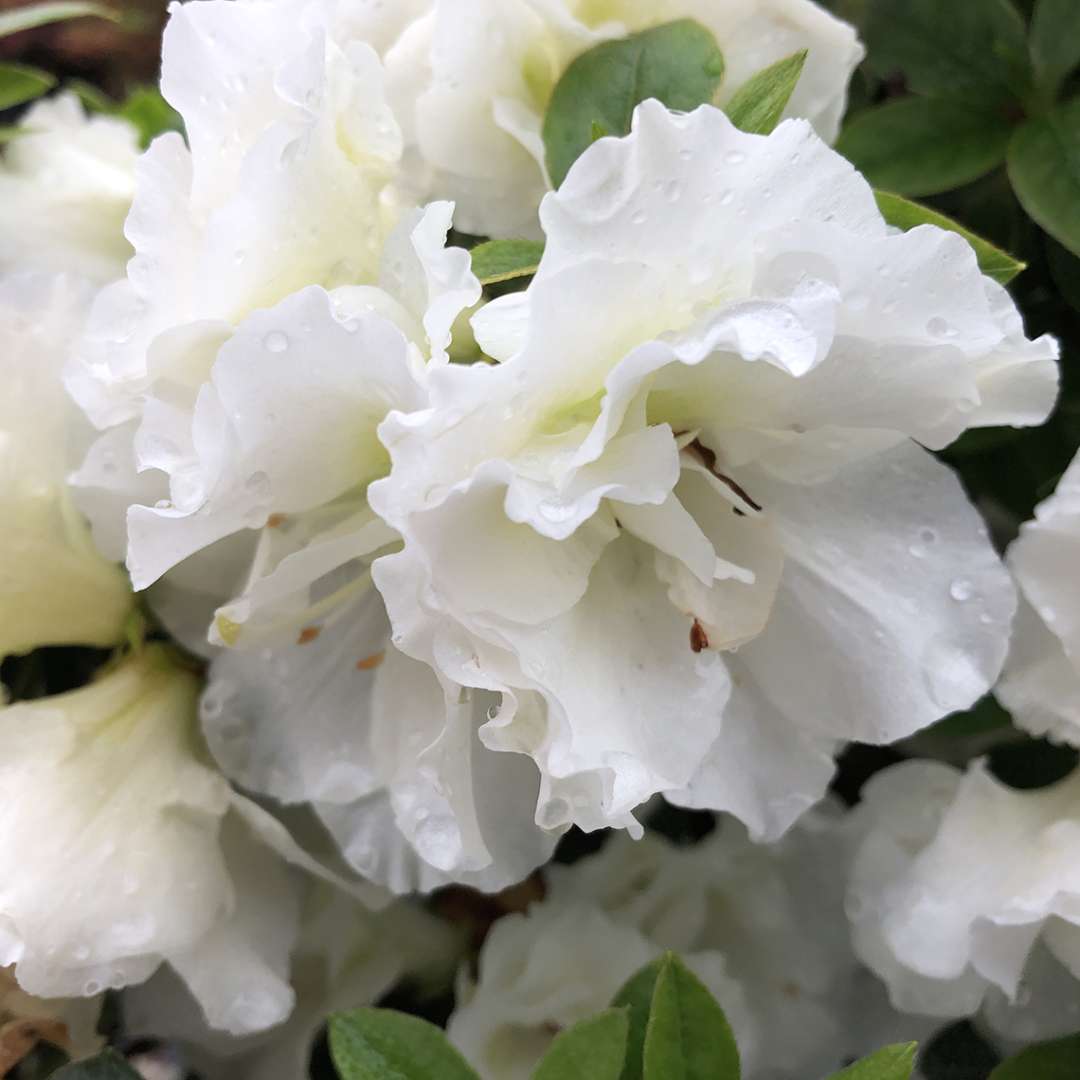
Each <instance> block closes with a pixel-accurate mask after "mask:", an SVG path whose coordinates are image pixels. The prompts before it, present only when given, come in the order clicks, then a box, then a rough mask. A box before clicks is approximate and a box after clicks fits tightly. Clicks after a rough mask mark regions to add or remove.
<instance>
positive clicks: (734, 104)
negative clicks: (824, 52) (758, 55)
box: [724, 49, 807, 135]
mask: <svg viewBox="0 0 1080 1080" xmlns="http://www.w3.org/2000/svg"><path fill="white" fill-rule="evenodd" d="M806 55H807V50H806V49H803V50H802V51H801V52H797V53H793V54H792V55H791V56H788V57H786V58H785V59H783V60H778V61H777V62H776V63H775V64H771V65H770V66H769V67H767V68H765V69H763V70H762V71H759V72H758V73H757V74H756V75H752V76H751V77H750V78H749V79H747V80H746V82H744V83H743V84H742V86H740V87H739V89H738V90H736V91H735V94H734V96H733V97H732V99H731V100H730V101H729V102H728V103H727V107H726V108H725V109H724V112H726V113H727V114H728V119H730V120H731V122H732V123H733V124H734V125H735V126H736V127H737V128H739V130H740V131H748V132H749V133H750V134H751V135H768V134H769V132H770V131H772V130H773V128H775V127H776V125H777V124H779V123H780V117H781V116H783V115H784V109H786V108H787V103H788V101H790V100H791V95H792V94H793V93H795V87H796V85H797V84H798V82H799V76H800V75H801V74H802V69H803V65H804V64H805V63H806Z"/></svg>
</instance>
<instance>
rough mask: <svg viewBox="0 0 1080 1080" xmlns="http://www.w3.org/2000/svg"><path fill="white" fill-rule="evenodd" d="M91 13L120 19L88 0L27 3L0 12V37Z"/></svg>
mask: <svg viewBox="0 0 1080 1080" xmlns="http://www.w3.org/2000/svg"><path fill="white" fill-rule="evenodd" d="M87 15H93V16H95V17H96V18H99V19H110V20H112V21H113V22H119V21H120V17H121V16H120V12H119V11H117V10H116V9H115V8H111V7H106V6H105V5H104V4H95V3H91V2H90V0H57V2H56V3H48V4H29V5H28V6H26V7H20V8H11V9H9V10H7V11H4V12H0V37H7V36H8V34H17V33H19V32H20V31H22V30H33V29H34V28H35V27H38V26H47V25H48V24H49V23H54V22H65V21H67V20H68V19H81V18H83V17H85V16H87Z"/></svg>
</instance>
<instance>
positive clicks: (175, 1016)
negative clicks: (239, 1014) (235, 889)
mask: <svg viewBox="0 0 1080 1080" xmlns="http://www.w3.org/2000/svg"><path fill="white" fill-rule="evenodd" d="M461 944H462V943H461V941H460V940H459V937H458V935H457V934H456V932H455V931H454V930H453V929H452V928H451V927H450V926H449V924H447V923H444V922H442V921H440V920H439V919H437V918H436V917H434V916H433V915H430V914H428V913H427V912H426V911H424V910H423V909H422V908H421V907H420V906H419V905H416V904H414V903H412V902H410V901H398V902H397V903H395V904H392V905H390V906H389V907H387V908H386V909H384V910H383V911H379V912H372V911H369V910H367V909H366V908H364V907H363V906H361V905H359V904H357V903H356V901H355V900H352V899H351V898H349V897H348V896H347V895H345V894H343V893H342V892H340V891H338V890H333V889H330V888H329V887H328V886H326V885H323V884H320V883H314V886H313V888H311V889H309V890H308V892H307V895H306V896H305V898H304V901H303V907H302V915H301V928H300V933H299V937H298V939H297V942H296V946H295V949H294V952H293V976H292V984H293V989H294V990H295V992H296V1007H295V1008H294V1009H293V1011H292V1014H291V1015H290V1016H289V1018H288V1020H286V1021H285V1022H284V1023H283V1024H279V1025H278V1026H277V1027H275V1028H273V1029H271V1030H270V1031H267V1032H262V1033H260V1034H257V1035H249V1036H246V1037H243V1038H234V1037H230V1036H228V1035H225V1034H222V1033H221V1032H216V1031H213V1030H212V1029H209V1028H208V1027H207V1025H206V1022H205V1019H204V1018H203V1017H202V1015H201V1013H200V1011H199V1009H198V1007H197V1005H196V1003H195V1002H194V1000H193V999H192V997H191V995H190V993H189V992H188V991H187V989H186V988H185V987H184V986H183V984H182V983H181V982H180V980H178V979H177V978H176V977H175V976H174V975H173V974H172V973H171V972H169V971H168V970H167V969H163V970H162V971H160V972H159V973H158V974H156V975H154V976H153V978H151V979H150V980H149V981H148V982H147V983H146V984H144V985H143V986H138V987H132V988H130V989H128V990H127V991H126V992H125V994H124V1006H123V1007H124V1023H125V1030H126V1032H127V1034H128V1036H129V1037H132V1038H138V1037H142V1036H145V1037H147V1038H154V1039H168V1040H170V1041H172V1042H173V1043H177V1044H179V1045H180V1046H181V1047H182V1050H183V1058H184V1062H185V1064H186V1065H187V1066H189V1067H190V1068H193V1069H195V1070H196V1071H197V1072H198V1074H199V1075H200V1076H201V1077H203V1078H205V1080H219V1078H220V1080H280V1078H281V1077H288V1078H290V1080H291V1078H293V1077H302V1076H306V1075H307V1071H308V1061H309V1059H310V1057H311V1049H312V1044H313V1043H314V1041H315V1039H316V1037H317V1035H318V1033H319V1031H320V1030H321V1029H322V1028H323V1026H324V1025H325V1023H326V1018H327V1016H328V1015H330V1013H332V1012H335V1011H337V1010H339V1009H355V1008H358V1007H359V1006H361V1005H372V1004H375V1002H377V1001H378V1000H379V999H380V998H381V997H383V995H385V994H386V993H387V992H388V991H389V990H391V989H393V987H394V986H395V985H396V984H398V983H399V982H401V981H402V980H403V979H412V980H415V981H416V982H417V983H418V984H419V985H420V986H421V987H423V986H425V985H431V986H435V985H438V986H439V987H445V986H446V985H447V983H448V981H449V979H450V977H451V974H452V971H453V967H454V964H455V962H456V961H457V959H458V957H459V955H460V951H461Z"/></svg>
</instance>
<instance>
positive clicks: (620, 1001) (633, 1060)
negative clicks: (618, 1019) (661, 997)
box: [612, 956, 665, 1080]
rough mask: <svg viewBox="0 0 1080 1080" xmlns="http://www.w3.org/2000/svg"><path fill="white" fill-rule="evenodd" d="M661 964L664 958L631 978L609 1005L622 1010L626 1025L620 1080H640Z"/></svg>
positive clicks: (648, 965)
mask: <svg viewBox="0 0 1080 1080" xmlns="http://www.w3.org/2000/svg"><path fill="white" fill-rule="evenodd" d="M664 960H665V957H663V956H658V957H657V958H656V959H655V960H653V961H652V963H650V964H646V965H645V966H644V967H643V968H641V969H640V970H639V971H637V972H635V973H634V974H633V975H631V976H630V978H629V979H627V981H626V982H625V983H624V984H623V986H622V989H621V990H620V991H619V992H618V993H617V994H616V995H615V998H614V1000H613V1001H612V1005H615V1006H616V1007H619V1008H622V1009H624V1010H625V1012H626V1016H627V1019H628V1021H629V1024H630V1028H629V1031H628V1032H627V1035H626V1062H625V1064H624V1065H623V1071H622V1076H621V1077H620V1080H641V1070H642V1055H643V1053H644V1051H645V1029H646V1027H647V1026H648V1023H649V1010H650V1008H651V1007H652V997H653V990H654V989H655V988H656V977H657V975H659V974H660V967H661V965H662V964H663V963H664Z"/></svg>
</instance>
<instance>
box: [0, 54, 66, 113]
mask: <svg viewBox="0 0 1080 1080" xmlns="http://www.w3.org/2000/svg"><path fill="white" fill-rule="evenodd" d="M55 85H56V79H54V78H53V76H52V75H50V74H49V73H48V72H47V71H40V70H39V69H38V68H32V67H27V66H26V65H25V64H0V109H10V108H12V107H13V106H15V105H22V104H23V103H24V102H27V101H33V100H34V98H39V97H41V95H42V94H47V93H48V92H49V91H50V90H51V89H52V88H53V87H54V86H55Z"/></svg>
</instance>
